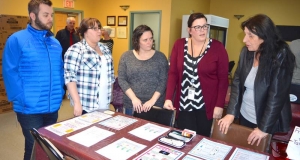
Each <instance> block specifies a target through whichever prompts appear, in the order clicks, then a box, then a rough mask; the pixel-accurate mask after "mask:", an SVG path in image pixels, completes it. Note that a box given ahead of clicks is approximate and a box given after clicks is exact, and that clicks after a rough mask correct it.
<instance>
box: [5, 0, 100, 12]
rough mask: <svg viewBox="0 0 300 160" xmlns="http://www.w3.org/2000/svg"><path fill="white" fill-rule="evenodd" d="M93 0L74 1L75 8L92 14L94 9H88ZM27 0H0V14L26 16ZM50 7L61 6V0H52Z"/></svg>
mask: <svg viewBox="0 0 300 160" xmlns="http://www.w3.org/2000/svg"><path fill="white" fill-rule="evenodd" d="M94 1H95V0H78V1H75V8H74V9H75V10H83V11H84V16H92V15H93V12H94V10H92V9H90V8H91V6H92V4H93V3H94ZM28 2H29V0H0V14H9V15H22V16H28V10H27V5H28ZM52 7H55V8H63V0H52Z"/></svg>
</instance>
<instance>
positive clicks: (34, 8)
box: [28, 0, 52, 15]
mask: <svg viewBox="0 0 300 160" xmlns="http://www.w3.org/2000/svg"><path fill="white" fill-rule="evenodd" d="M40 4H45V5H48V6H50V7H51V6H52V2H51V0H30V1H29V2H28V14H30V13H31V12H33V13H34V14H35V15H38V13H39V11H40Z"/></svg>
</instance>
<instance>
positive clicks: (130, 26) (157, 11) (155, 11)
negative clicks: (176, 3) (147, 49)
mask: <svg viewBox="0 0 300 160" xmlns="http://www.w3.org/2000/svg"><path fill="white" fill-rule="evenodd" d="M143 13H146V14H147V13H158V14H159V17H158V18H159V22H158V25H159V27H158V30H159V31H158V35H159V37H158V39H157V42H155V45H156V46H157V50H158V51H159V50H160V32H161V10H150V11H130V12H129V15H130V18H129V19H130V25H129V41H128V49H129V50H131V49H132V43H131V40H132V34H133V30H134V28H133V21H134V18H133V17H134V14H143Z"/></svg>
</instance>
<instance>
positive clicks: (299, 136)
mask: <svg viewBox="0 0 300 160" xmlns="http://www.w3.org/2000/svg"><path fill="white" fill-rule="evenodd" d="M286 153H287V155H288V158H289V159H300V127H298V126H295V129H294V132H293V134H292V136H291V139H290V141H289V144H288V146H287V149H286Z"/></svg>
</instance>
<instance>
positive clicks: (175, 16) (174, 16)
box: [166, 0, 210, 56]
mask: <svg viewBox="0 0 300 160" xmlns="http://www.w3.org/2000/svg"><path fill="white" fill-rule="evenodd" d="M188 2H189V3H187V1H185V0H172V5H171V19H170V43H169V53H167V54H166V55H167V56H170V54H171V52H172V47H173V44H174V42H175V41H176V40H177V39H178V38H180V37H181V24H182V15H189V14H191V11H194V12H202V13H204V14H208V13H209V5H210V0H188Z"/></svg>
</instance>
